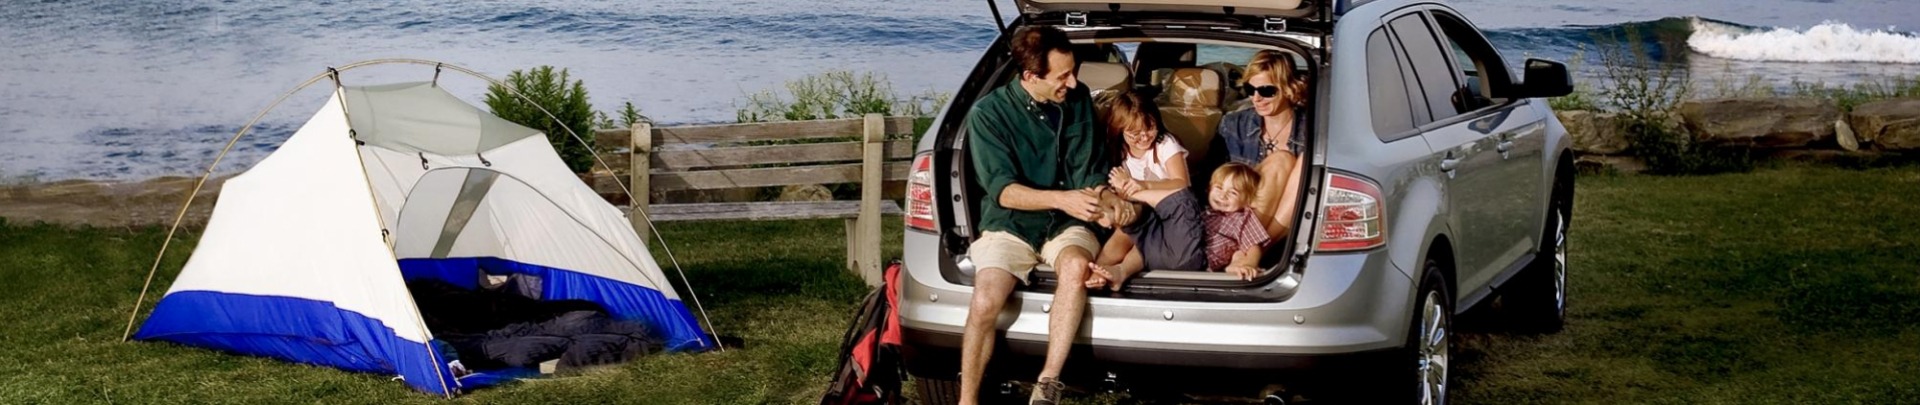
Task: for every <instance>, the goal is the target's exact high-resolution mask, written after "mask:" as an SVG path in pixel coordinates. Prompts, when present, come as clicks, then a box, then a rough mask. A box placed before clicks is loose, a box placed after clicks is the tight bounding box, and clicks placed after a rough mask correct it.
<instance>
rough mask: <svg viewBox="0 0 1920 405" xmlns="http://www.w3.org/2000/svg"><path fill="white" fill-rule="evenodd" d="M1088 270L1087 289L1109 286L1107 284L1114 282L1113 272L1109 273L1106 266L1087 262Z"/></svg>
mask: <svg viewBox="0 0 1920 405" xmlns="http://www.w3.org/2000/svg"><path fill="white" fill-rule="evenodd" d="M1087 270H1088V272H1087V289H1089V290H1098V289H1102V288H1107V284H1109V283H1111V282H1112V274H1111V273H1108V272H1107V268H1106V267H1104V266H1101V265H1099V264H1095V263H1087Z"/></svg>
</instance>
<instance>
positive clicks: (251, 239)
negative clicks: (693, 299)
mask: <svg viewBox="0 0 1920 405" xmlns="http://www.w3.org/2000/svg"><path fill="white" fill-rule="evenodd" d="M563 136H564V134H563ZM488 275H495V276H498V275H519V276H517V279H520V280H534V281H535V283H537V287H535V288H537V290H538V292H537V294H538V295H539V297H538V298H540V299H543V300H559V299H577V300H588V301H593V302H596V303H599V304H600V305H601V306H603V307H605V308H606V309H607V311H608V312H609V313H610V314H611V315H613V316H614V317H615V318H618V319H624V320H632V321H637V322H641V323H644V324H645V325H647V326H648V328H649V330H650V331H652V333H655V334H657V335H658V337H659V338H661V339H662V340H663V341H664V342H665V343H666V346H667V349H669V350H702V349H706V348H711V347H714V342H713V341H712V339H711V338H710V337H709V336H708V335H706V334H705V332H703V331H702V330H701V328H700V327H699V325H698V324H697V323H696V321H695V319H694V317H693V316H692V315H691V313H690V312H689V311H688V309H687V306H686V305H685V304H684V303H682V302H681V300H680V297H679V296H678V295H677V294H676V293H675V292H674V289H673V288H672V286H671V284H669V282H668V280H667V279H666V278H665V277H664V276H663V275H662V272H661V270H660V267H659V265H658V264H656V263H655V262H654V260H653V258H652V256H651V255H650V254H649V253H648V251H647V247H646V245H645V244H644V243H642V242H641V240H640V239H639V238H638V237H637V236H636V235H635V234H634V231H633V228H632V227H631V225H629V222H628V219H627V218H626V217H625V215H624V214H623V213H622V212H621V211H620V210H619V209H617V208H615V207H614V206H612V205H610V204H608V203H607V202H606V201H605V200H603V199H602V198H601V197H600V196H598V195H597V194H595V192H594V191H593V190H592V189H591V188H590V187H588V186H587V185H586V184H584V183H582V182H581V181H580V180H579V178H578V177H576V176H575V174H574V173H573V172H572V171H570V170H568V168H567V166H566V165H565V164H564V163H562V161H561V159H560V156H559V155H558V154H557V153H555V151H554V149H553V147H552V146H550V144H549V143H548V141H547V138H546V136H543V134H541V133H540V131H537V130H534V129H531V128H527V127H523V126H520V125H516V124H514V123H512V122H508V121H506V120H503V119H500V118H498V117H495V116H493V115H491V114H489V113H487V112H486V111H483V110H480V109H478V108H475V107H473V106H472V105H469V104H467V103H466V102H463V101H461V100H460V99H458V98H456V97H454V96H453V95H451V94H448V93H447V92H445V91H443V90H441V89H440V88H439V87H437V86H436V85H435V84H433V83H428V82H419V83H401V84H391V85H378V86H366V87H338V86H336V88H335V92H334V94H333V95H332V97H329V98H328V101H327V103H326V105H325V106H324V107H321V108H320V111H319V112H317V113H315V114H314V115H313V117H312V118H311V119H309V120H308V121H307V122H306V124H305V125H303V126H301V127H300V129H299V130H298V131H297V132H295V133H294V134H293V135H292V137H291V138H289V139H287V141H286V143H284V144H282V145H281V146H280V147H279V149H277V150H275V151H274V152H273V153H272V154H271V155H269V156H267V157H266V158H265V159H264V160H262V161H260V162H259V163H258V164H256V165H254V166H253V167H252V168H251V169H249V170H247V171H246V172H245V173H242V174H240V175H237V176H234V177H233V178H231V179H230V180H227V182H226V185H225V188H224V189H223V190H222V191H221V193H220V198H219V202H218V203H217V204H216V206H215V207H214V211H213V216H212V218H211V219H210V220H209V223H208V224H207V228H206V231H205V232H204V233H203V235H202V236H201V238H200V242H199V245H198V246H197V247H196V248H195V249H194V251H193V253H192V256H191V257H190V258H189V259H188V260H187V263H186V265H185V267H184V268H183V269H182V270H181V273H180V275H179V276H178V277H177V278H176V279H175V280H174V282H173V285H172V287H171V289H169V290H168V292H167V294H166V295H165V296H163V297H162V298H161V299H160V300H159V301H158V303H157V304H156V306H155V308H154V310H153V313H152V315H151V316H149V317H148V318H147V320H146V322H145V323H143V324H142V326H141V327H140V330H139V333H137V334H135V335H134V338H135V339H139V340H155V341H168V342H175V343H179V344H184V345H191V346H198V347H205V348H212V349H219V350H225V351H230V352H236V353H242V354H251V355H260V356H268V357H273V358H278V359H283V360H286V361H293V362H300V363H308V364H316V365H325V366H331V367H337V368H341V369H345V370H351V371H360V372H369V373H380V374H387V375H398V376H400V377H402V378H404V379H405V381H406V383H407V384H408V385H410V386H412V387H413V388H415V389H418V390H421V391H425V392H429V393H434V394H439V395H453V394H454V393H457V392H460V391H461V389H462V388H463V387H462V385H463V384H462V383H461V382H460V381H459V380H457V379H455V378H454V377H453V375H452V373H451V372H450V371H449V369H448V366H447V364H446V362H445V361H444V360H445V359H446V353H441V352H440V350H439V349H436V348H435V345H433V344H430V341H431V340H432V339H433V334H432V332H431V331H429V330H427V328H426V326H425V324H424V322H423V320H422V318H421V314H420V311H419V309H418V308H417V307H416V306H415V303H414V302H413V299H412V297H411V296H410V295H409V292H408V289H407V286H406V282H407V281H410V280H416V279H423V278H427V279H437V280H441V281H446V282H449V283H452V284H455V285H459V286H464V287H468V288H472V287H475V286H476V285H478V283H481V282H483V280H485V279H486V276H488Z"/></svg>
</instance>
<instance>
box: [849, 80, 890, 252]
mask: <svg viewBox="0 0 1920 405" xmlns="http://www.w3.org/2000/svg"><path fill="white" fill-rule="evenodd" d="M863 129H864V131H863V135H865V138H866V142H865V143H864V144H863V150H862V151H863V152H864V156H863V157H864V159H862V160H861V162H860V224H859V228H860V229H859V244H860V246H859V255H860V256H859V259H858V260H857V261H858V265H859V266H860V268H859V269H857V270H856V271H858V272H859V273H858V274H860V278H862V279H865V280H866V281H867V285H874V286H877V285H880V283H881V281H882V280H881V275H880V221H881V220H882V218H881V217H880V191H881V189H882V188H885V183H883V181H882V175H883V174H885V173H886V156H885V153H886V150H887V143H886V142H887V122H886V120H885V119H884V118H883V117H881V116H880V114H867V116H866V127H865V128H863ZM849 236H852V235H849ZM849 253H850V254H851V253H852V252H849Z"/></svg>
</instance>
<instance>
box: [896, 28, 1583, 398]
mask: <svg viewBox="0 0 1920 405" xmlns="http://www.w3.org/2000/svg"><path fill="white" fill-rule="evenodd" d="M1016 3H1017V4H1016V5H1017V7H1018V11H1019V16H1018V17H1017V18H1016V19H1015V20H1013V21H1012V22H1011V24H1004V25H1005V27H1006V31H1005V33H1007V34H1011V32H1012V31H1013V29H1015V28H1018V27H1021V26H1040V25H1049V26H1058V27H1060V28H1062V29H1064V30H1066V31H1067V32H1068V36H1069V38H1070V39H1072V41H1073V42H1074V43H1075V44H1076V46H1077V47H1079V48H1081V49H1079V52H1077V54H1078V55H1079V56H1080V61H1081V70H1080V72H1079V75H1080V77H1081V82H1082V83H1083V84H1084V85H1086V86H1088V87H1089V88H1090V89H1091V90H1092V91H1094V92H1096V93H1098V92H1102V91H1116V90H1131V91H1139V92H1143V93H1144V94H1149V95H1152V94H1158V95H1160V96H1159V97H1158V99H1159V100H1160V108H1161V113H1162V118H1163V121H1165V123H1166V125H1165V126H1166V127H1167V129H1168V130H1169V131H1171V132H1173V133H1174V135H1176V136H1177V137H1178V138H1179V139H1180V140H1181V141H1182V143H1184V144H1185V146H1186V147H1187V149H1188V150H1190V151H1193V155H1194V156H1193V157H1194V159H1195V164H1197V166H1193V167H1194V169H1193V170H1192V172H1193V173H1196V174H1198V173H1207V172H1209V171H1211V169H1212V167H1213V166H1210V164H1211V165H1217V164H1218V162H1220V161H1223V158H1222V157H1221V155H1223V154H1224V147H1221V146H1220V144H1219V143H1218V141H1219V138H1217V137H1215V135H1216V134H1215V131H1216V128H1217V126H1218V124H1219V122H1220V119H1221V116H1222V115H1223V114H1225V113H1229V112H1232V111H1234V110H1236V109H1237V108H1244V105H1245V104H1246V95H1244V94H1238V93H1239V91H1238V90H1237V89H1236V88H1235V87H1236V86H1232V85H1230V84H1231V83H1237V81H1238V79H1239V75H1240V74H1241V73H1243V72H1244V70H1243V69H1242V67H1241V64H1244V63H1246V61H1247V60H1248V58H1249V56H1251V55H1252V54H1253V53H1254V52H1255V51H1258V50H1263V49H1273V50H1280V51H1283V52H1286V53H1288V54H1290V55H1291V56H1292V57H1294V58H1295V60H1296V63H1295V65H1296V66H1299V67H1300V71H1298V72H1296V74H1300V75H1303V77H1306V78H1308V81H1309V83H1310V88H1311V90H1310V93H1311V94H1312V96H1311V98H1310V100H1309V101H1308V104H1307V107H1306V108H1305V109H1304V110H1303V111H1302V112H1303V113H1304V114H1302V116H1304V117H1307V118H1308V119H1310V120H1311V121H1310V127H1311V128H1312V130H1311V132H1310V136H1309V137H1308V140H1307V142H1306V146H1305V148H1304V149H1303V151H1304V156H1305V158H1306V159H1308V160H1307V162H1308V163H1307V165H1306V167H1305V169H1304V170H1306V171H1307V173H1306V175H1305V177H1304V178H1305V179H1307V181H1304V182H1303V183H1305V184H1304V186H1303V190H1301V191H1300V192H1299V193H1298V194H1299V195H1300V198H1301V200H1300V201H1298V204H1297V206H1299V207H1302V208H1301V209H1300V210H1299V211H1298V212H1295V213H1292V214H1291V215H1297V220H1296V221H1295V223H1297V224H1301V225H1300V226H1298V227H1296V229H1297V230H1296V231H1294V232H1295V234H1293V235H1291V236H1290V237H1288V238H1286V239H1285V240H1281V241H1277V242H1275V243H1273V244H1272V245H1271V246H1270V247H1269V248H1268V249H1269V250H1268V252H1267V254H1266V255H1265V256H1264V257H1266V258H1268V260H1266V261H1265V262H1264V263H1262V266H1263V273H1262V274H1261V276H1259V277H1256V278H1255V279H1254V280H1253V281H1250V282H1249V281H1241V280H1238V279H1235V278H1233V277H1230V276H1227V275H1225V274H1222V273H1205V272H1179V271H1148V272H1146V273H1143V274H1142V275H1141V276H1139V277H1137V278H1135V279H1134V280H1132V281H1130V282H1129V284H1128V285H1127V287H1126V288H1125V289H1124V290H1122V291H1119V292H1105V291H1094V292H1091V293H1090V298H1089V305H1088V314H1087V316H1086V318H1085V321H1084V322H1085V323H1084V324H1083V325H1082V326H1081V327H1080V332H1079V333H1080V335H1079V336H1077V337H1076V343H1077V344H1076V348H1075V351H1074V352H1073V354H1072V355H1071V356H1070V357H1069V358H1068V361H1067V364H1068V366H1067V373H1068V376H1067V382H1068V383H1070V384H1074V385H1076V386H1081V387H1088V386H1092V385H1103V384H1104V385H1107V386H1108V387H1109V388H1112V387H1125V388H1128V389H1131V390H1136V391H1145V390H1148V389H1149V388H1150V387H1155V386H1159V387H1172V388H1174V389H1177V390H1180V391H1181V392H1198V391H1209V390H1214V391H1213V392H1217V393H1219V394H1223V395H1230V396H1249V397H1255V398H1259V397H1267V398H1268V399H1269V400H1282V401H1284V400H1285V398H1288V397H1289V396H1288V395H1278V394H1281V393H1280V392H1279V391H1282V390H1286V391H1287V392H1291V393H1302V392H1306V391H1311V390H1310V389H1308V388H1303V387H1311V386H1313V385H1315V384H1311V383H1306V384H1301V383H1297V382H1296V381H1315V380H1321V379H1330V378H1328V376H1358V377H1363V378H1359V379H1353V378H1338V377H1334V378H1331V379H1338V380H1342V381H1348V382H1351V381H1364V383H1363V384H1362V386H1363V387H1365V388H1366V389H1365V390H1364V391H1366V393H1369V394H1379V395H1386V396H1387V397H1386V399H1392V400H1394V401H1396V402H1414V401H1418V402H1421V403H1444V402H1445V398H1446V393H1447V391H1448V385H1447V382H1448V362H1449V358H1450V354H1451V353H1450V350H1449V344H1450V342H1451V340H1452V337H1451V335H1450V330H1451V325H1452V318H1453V316H1454V315H1455V314H1458V313H1461V312H1463V311H1464V310H1465V309H1467V308H1472V307H1474V306H1475V304H1477V303H1481V302H1483V301H1491V299H1492V298H1494V297H1501V299H1500V301H1501V305H1500V307H1501V310H1500V312H1498V314H1499V316H1500V320H1501V321H1502V322H1503V323H1508V324H1511V325H1514V326H1517V327H1523V328H1526V329H1529V330H1534V331H1541V332H1553V331H1558V330H1559V329H1560V328H1561V325H1562V323H1563V322H1564V319H1565V314H1566V285H1567V284H1566V280H1567V277H1566V228H1567V224H1568V220H1569V214H1571V210H1572V201H1573V165H1572V153H1571V152H1570V150H1569V148H1570V146H1571V141H1570V140H1569V138H1568V137H1567V133H1566V130H1565V128H1563V127H1562V126H1561V124H1560V122H1559V121H1558V120H1557V119H1556V118H1555V117H1554V115H1553V114H1552V111H1550V110H1549V109H1548V107H1547V103H1546V102H1545V101H1544V100H1543V99H1540V98H1541V97H1552V96H1560V95H1565V94H1567V93H1568V92H1569V91H1571V88H1572V86H1571V81H1570V79H1569V77H1568V74H1567V70H1566V67H1565V66H1564V65H1562V64H1560V63H1557V62H1552V61H1546V60H1539V59H1528V60H1526V62H1525V63H1524V65H1523V66H1522V68H1521V69H1519V70H1520V71H1521V74H1520V76H1521V77H1518V78H1516V77H1514V73H1513V71H1511V70H1509V68H1508V66H1507V61H1506V59H1504V58H1502V57H1501V55H1500V54H1499V52H1498V51H1497V50H1496V49H1494V48H1493V46H1492V45H1491V44H1490V43H1489V42H1488V41H1487V39H1486V38H1485V37H1484V36H1482V34H1481V33H1480V30H1478V29H1476V28H1475V27H1474V26H1473V25H1472V24H1471V23H1470V22H1468V20H1467V19H1466V18H1465V17H1463V16H1462V15H1461V14H1460V13H1459V12H1458V11H1456V10H1454V9H1453V8H1451V7H1448V6H1447V5H1445V4H1442V3H1438V2H1435V1H1429V0H1376V1H1367V0H1304V1H1303V0H1127V1H1116V0H1101V1H1098V2H1094V1H1091V0H1018V1H1016ZM989 4H990V5H991V4H993V3H992V1H989ZM995 14H996V15H998V12H997V10H996V13H995ZM1008 36H1009V35H1002V36H1001V38H999V39H998V40H996V41H995V42H994V43H993V44H992V45H991V46H989V47H988V49H987V50H986V52H985V54H984V55H982V56H981V59H980V62H979V64H978V65H976V66H975V67H974V69H973V70H972V73H971V74H970V75H969V76H968V77H967V80H966V82H965V83H966V84H964V85H962V87H961V88H960V89H959V90H958V91H956V92H955V93H954V98H953V102H952V103H951V104H950V105H949V107H948V108H947V109H946V111H944V112H943V113H942V114H941V115H940V116H939V117H938V120H937V121H936V122H935V123H934V126H933V127H932V129H930V130H929V132H928V134H927V136H925V138H924V139H922V140H921V142H920V144H919V149H918V155H917V156H916V157H915V159H914V161H913V164H912V172H911V175H910V177H909V179H910V180H909V183H908V197H909V198H908V204H907V206H908V210H907V211H908V214H907V216H906V222H907V227H906V232H905V233H906V235H905V237H904V238H903V240H904V243H905V253H904V256H905V257H904V265H905V268H906V272H905V274H906V275H905V277H902V279H901V288H900V289H899V291H900V294H901V296H900V297H899V302H900V305H899V308H898V311H899V315H900V320H901V324H902V326H903V327H904V328H903V329H904V331H905V335H904V336H905V339H906V342H907V347H906V350H905V353H904V355H905V359H906V361H907V368H908V371H909V372H910V373H911V374H912V375H913V378H914V379H915V380H917V381H918V393H919V394H920V395H921V397H922V398H921V399H922V402H924V403H949V402H952V401H953V398H952V396H951V395H952V393H953V392H954V379H955V378H956V377H955V375H956V374H955V373H956V370H957V365H958V361H959V354H958V350H959V349H958V347H959V342H960V336H961V331H962V325H963V324H964V321H965V320H966V317H967V311H968V303H969V295H970V294H971V292H972V287H971V284H972V275H973V271H974V268H973V267H972V264H971V262H970V261H969V260H968V257H967V247H968V244H969V243H970V242H971V241H972V240H973V238H974V237H976V236H977V235H978V234H979V232H978V231H977V230H976V229H975V228H974V226H975V225H976V221H977V220H978V217H979V212H980V211H979V210H980V202H979V196H980V195H982V194H983V193H982V191H981V189H980V187H979V185H977V184H976V182H975V179H974V178H973V173H972V171H971V170H972V168H971V167H970V165H971V160H970V159H968V158H967V156H968V155H967V153H968V150H967V138H968V137H967V134H966V133H965V129H964V128H963V125H962V124H961V123H962V122H963V121H964V120H965V116H966V114H967V112H968V110H969V107H970V106H972V104H973V103H974V101H975V100H976V98H977V97H979V96H981V95H983V94H986V93H987V92H988V91H989V90H991V89H993V88H994V87H995V86H997V85H999V84H1004V83H1008V82H1009V81H1010V80H1012V78H1013V77H1014V76H1015V75H1016V73H1017V70H1018V68H1017V67H1015V66H1016V65H1015V64H1013V63H1012V62H1011V61H1010V60H1009V51H1008V44H1007V40H1008ZM1170 78H1181V79H1179V80H1172V79H1170ZM1176 95H1177V96H1176ZM1195 183H1196V184H1200V185H1201V186H1200V187H1197V188H1196V189H1198V190H1196V191H1204V188H1205V185H1204V182H1202V181H1196V182H1195ZM1203 201H1204V200H1203ZM1032 277H1033V279H1032V280H1029V281H1030V283H1028V284H1027V285H1026V286H1024V287H1023V289H1021V290H1018V291H1015V292H1014V294H1013V296H1012V297H1011V298H1010V299H1009V302H1008V305H1007V309H1006V311H1005V312H1004V313H1002V314H1001V316H1000V322H999V325H1000V327H1001V330H1003V331H1004V335H1003V336H1002V338H1003V340H1002V341H1001V343H999V344H996V345H995V347H996V348H997V350H998V351H997V352H996V353H995V355H994V357H993V361H992V362H991V363H990V365H989V376H988V378H989V380H988V381H1005V380H1006V377H1019V376H1030V375H1032V373H1033V371H1034V370H1037V369H1038V366H1037V365H1036V364H1037V360H1038V359H1039V358H1040V357H1041V356H1043V354H1044V349H1045V343H1046V333H1047V318H1048V317H1047V314H1046V312H1047V311H1048V310H1049V306H1050V303H1051V301H1052V295H1051V294H1050V293H1049V292H1050V291H1053V289H1054V285H1055V284H1054V280H1055V278H1054V277H1053V273H1052V272H1051V270H1050V269H1048V268H1045V267H1042V268H1040V269H1038V270H1036V271H1035V272H1034V275H1033V276H1032ZM996 376H997V377H1000V378H998V379H996ZM1003 386H1006V387H1010V385H1003ZM987 391H989V392H991V391H992V387H991V386H990V387H988V388H987ZM1303 395H1308V394H1303Z"/></svg>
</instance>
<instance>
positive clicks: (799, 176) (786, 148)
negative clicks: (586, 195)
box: [593, 114, 914, 285]
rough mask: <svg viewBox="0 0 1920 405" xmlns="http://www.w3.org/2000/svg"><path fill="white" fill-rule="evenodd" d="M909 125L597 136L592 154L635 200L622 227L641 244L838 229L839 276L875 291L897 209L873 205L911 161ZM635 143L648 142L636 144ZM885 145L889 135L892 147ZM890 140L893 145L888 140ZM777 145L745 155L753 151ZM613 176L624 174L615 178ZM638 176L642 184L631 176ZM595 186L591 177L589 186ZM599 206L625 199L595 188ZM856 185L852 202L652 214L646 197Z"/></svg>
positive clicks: (906, 120) (638, 128)
mask: <svg viewBox="0 0 1920 405" xmlns="http://www.w3.org/2000/svg"><path fill="white" fill-rule="evenodd" d="M912 131H913V118H912V117H882V116H880V115H878V114H869V115H867V116H865V117H863V118H852V119H837V120H818V121H795V122H774V123H751V124H730V125H699V126H682V127H653V126H651V125H649V124H646V123H638V124H635V125H634V126H633V128H631V130H611V131H599V132H597V133H595V137H596V138H595V142H594V143H595V144H596V148H597V149H601V150H602V151H603V152H609V153H602V155H601V156H602V157H604V158H606V159H608V162H607V164H608V165H609V166H612V167H614V170H615V172H614V173H612V174H610V176H612V177H617V178H619V179H621V180H624V181H625V183H626V184H628V185H629V187H631V189H632V190H633V196H634V197H635V198H636V199H635V201H633V202H632V203H631V208H630V210H631V211H630V212H629V214H628V217H629V219H630V220H632V221H633V227H634V231H636V232H638V233H639V234H640V237H641V238H642V240H645V239H646V238H648V237H649V236H651V233H652V231H651V230H650V229H648V223H647V221H646V220H645V219H644V218H651V219H652V220H653V222H675V221H708V220H750V221H763V220H796V219H823V218H839V219H844V220H846V230H847V231H846V232H847V268H848V269H849V270H851V271H853V272H854V273H855V274H859V275H860V276H861V278H862V279H864V280H866V281H867V283H868V284H872V285H878V284H879V282H880V266H881V263H880V260H881V258H880V240H881V237H880V230H881V227H880V224H881V222H880V221H882V220H884V218H885V217H887V216H893V215H900V213H901V210H900V205H899V204H897V203H894V202H893V201H889V200H883V199H881V197H880V192H881V191H882V188H883V184H884V183H885V182H887V181H894V180H905V179H906V178H907V170H908V167H907V165H909V164H910V161H911V160H912V158H913V149H914V145H913V141H912V139H911V138H912V137H911V136H899V135H910V134H911V133H912ZM640 134H646V135H645V136H640ZM890 135H892V136H891V137H890ZM889 138H900V139H895V140H889ZM762 141H775V142H793V141H803V142H809V143H785V144H774V145H752V144H751V143H754V142H762ZM621 169H625V170H624V171H622V170H621ZM635 173H644V174H646V175H632V174H635ZM597 177H598V176H597ZM593 183H594V187H595V189H596V191H598V192H600V193H601V194H602V195H604V196H609V197H612V196H619V197H625V194H624V193H623V192H622V191H621V190H620V188H619V185H618V183H616V182H614V181H611V179H604V178H596V179H595V181H594V182H593ZM843 183H853V184H860V200H858V201H808V202H777V201H768V202H724V203H674V204H653V203H652V202H651V201H649V198H648V196H650V195H651V193H650V192H649V191H675V190H719V189H733V188H749V187H773V186H787V185H807V184H822V185H825V184H843Z"/></svg>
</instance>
